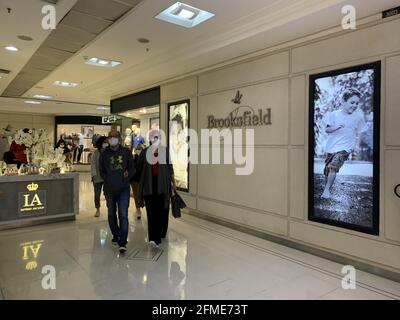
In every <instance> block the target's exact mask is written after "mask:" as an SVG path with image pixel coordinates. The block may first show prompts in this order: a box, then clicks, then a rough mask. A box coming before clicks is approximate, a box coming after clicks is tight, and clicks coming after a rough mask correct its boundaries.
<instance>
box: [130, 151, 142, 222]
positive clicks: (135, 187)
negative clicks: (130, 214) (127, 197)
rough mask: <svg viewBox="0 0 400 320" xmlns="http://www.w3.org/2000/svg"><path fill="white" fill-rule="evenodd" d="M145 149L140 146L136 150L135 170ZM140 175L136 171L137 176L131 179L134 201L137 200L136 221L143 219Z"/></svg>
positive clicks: (134, 158)
mask: <svg viewBox="0 0 400 320" xmlns="http://www.w3.org/2000/svg"><path fill="white" fill-rule="evenodd" d="M143 149H144V145H143V144H139V145H138V146H137V147H136V148H135V150H134V155H133V162H134V165H135V168H136V166H137V163H138V160H139V156H140V153H141V152H142V151H143ZM138 173H139V172H138V171H136V170H135V174H134V175H133V177H132V179H131V187H132V193H133V199H135V207H136V219H138V220H140V219H141V218H142V211H141V210H140V201H139V181H140V176H139V175H138Z"/></svg>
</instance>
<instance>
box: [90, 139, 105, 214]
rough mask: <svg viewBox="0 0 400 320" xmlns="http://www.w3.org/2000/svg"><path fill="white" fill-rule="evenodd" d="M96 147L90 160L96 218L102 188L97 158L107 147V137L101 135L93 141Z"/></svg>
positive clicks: (98, 211)
mask: <svg viewBox="0 0 400 320" xmlns="http://www.w3.org/2000/svg"><path fill="white" fill-rule="evenodd" d="M95 147H96V149H95V150H94V152H93V155H92V160H91V164H90V166H91V173H92V182H93V189H94V205H95V207H96V213H95V215H94V216H95V217H96V218H98V217H99V216H100V195H101V189H102V188H103V183H104V181H103V178H102V177H101V175H100V169H99V159H100V153H101V152H102V151H104V149H105V148H107V147H108V143H107V137H104V136H101V137H99V138H98V139H97V140H96V142H95Z"/></svg>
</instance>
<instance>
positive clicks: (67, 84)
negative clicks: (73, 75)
mask: <svg viewBox="0 0 400 320" xmlns="http://www.w3.org/2000/svg"><path fill="white" fill-rule="evenodd" d="M54 85H55V86H59V87H64V88H75V87H77V86H78V84H77V83H74V82H67V81H59V80H57V81H54Z"/></svg>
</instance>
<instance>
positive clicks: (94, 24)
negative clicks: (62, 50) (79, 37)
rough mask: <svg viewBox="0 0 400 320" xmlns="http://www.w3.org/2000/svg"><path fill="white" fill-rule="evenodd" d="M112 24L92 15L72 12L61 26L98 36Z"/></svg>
mask: <svg viewBox="0 0 400 320" xmlns="http://www.w3.org/2000/svg"><path fill="white" fill-rule="evenodd" d="M112 23H113V22H112V21H109V20H104V19H102V18H98V17H94V16H92V15H89V14H86V13H82V12H78V11H75V10H72V11H71V12H70V13H69V14H68V15H67V16H66V17H65V18H64V19H63V20H62V22H61V24H62V25H65V26H69V27H74V28H78V29H82V30H86V31H87V32H89V33H93V34H99V33H101V32H102V31H104V30H105V29H107V28H108V27H109V26H110V25H111V24H112Z"/></svg>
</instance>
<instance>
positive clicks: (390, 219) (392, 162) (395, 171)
mask: <svg viewBox="0 0 400 320" xmlns="http://www.w3.org/2000/svg"><path fill="white" fill-rule="evenodd" d="M399 164H400V150H390V151H389V150H388V151H386V153H385V189H384V190H383V189H382V191H383V192H384V197H385V204H384V205H385V211H384V214H385V235H386V238H388V239H390V240H395V241H400V198H398V197H397V196H396V195H395V194H394V187H395V186H397V185H398V184H400V170H399ZM399 192H400V189H399Z"/></svg>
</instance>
